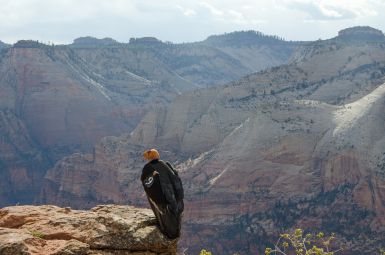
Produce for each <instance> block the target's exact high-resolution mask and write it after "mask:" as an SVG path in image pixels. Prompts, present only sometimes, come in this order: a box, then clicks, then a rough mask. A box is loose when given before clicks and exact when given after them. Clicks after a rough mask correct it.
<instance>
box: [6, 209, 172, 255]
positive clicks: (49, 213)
mask: <svg viewBox="0 0 385 255" xmlns="http://www.w3.org/2000/svg"><path fill="white" fill-rule="evenodd" d="M176 242H177V241H176V240H174V241H170V240H168V239H167V238H166V237H164V236H163V234H161V233H160V232H159V230H158V228H157V227H156V220H155V217H154V216H153V214H152V212H151V211H150V210H148V209H138V208H134V207H132V206H117V205H102V206H98V207H95V208H93V209H91V210H90V211H77V210H72V209H71V208H60V207H57V206H48V205H46V206H14V207H5V208H3V209H0V254H4V255H16V254H31V255H54V254H55V255H59V254H62V255H63V254H79V255H81V254H94V255H96V254H100V255H102V254H103V255H107V254H111V255H119V254H121V255H125V254H137V255H152V254H154V255H155V254H163V255H172V254H175V252H176Z"/></svg>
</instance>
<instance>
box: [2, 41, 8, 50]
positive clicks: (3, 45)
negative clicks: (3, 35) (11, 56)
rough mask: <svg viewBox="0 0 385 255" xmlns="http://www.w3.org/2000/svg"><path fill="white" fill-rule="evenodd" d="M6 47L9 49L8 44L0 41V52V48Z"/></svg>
mask: <svg viewBox="0 0 385 255" xmlns="http://www.w3.org/2000/svg"><path fill="white" fill-rule="evenodd" d="M7 47H10V45H9V44H6V43H4V42H2V41H0V50H1V49H2V48H7Z"/></svg>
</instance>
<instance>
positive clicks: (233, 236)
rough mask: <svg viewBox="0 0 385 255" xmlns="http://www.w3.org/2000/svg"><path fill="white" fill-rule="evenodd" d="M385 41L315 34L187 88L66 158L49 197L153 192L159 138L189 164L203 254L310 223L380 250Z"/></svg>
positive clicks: (196, 240) (190, 236)
mask: <svg viewBox="0 0 385 255" xmlns="http://www.w3.org/2000/svg"><path fill="white" fill-rule="evenodd" d="M384 47H385V45H384V44H381V43H379V44H377V43H376V44H371V43H368V44H348V43H345V42H344V43H341V42H336V41H326V42H323V43H322V42H317V43H312V44H309V45H307V46H306V47H304V48H303V49H302V51H301V52H302V55H301V56H295V58H294V59H293V61H294V62H293V63H292V64H290V65H284V66H280V67H276V68H272V69H269V70H266V71H263V72H260V73H256V74H253V75H249V76H247V77H245V78H243V79H241V80H240V81H238V82H236V83H233V84H229V85H227V86H224V87H219V88H211V89H206V90H198V91H194V92H191V93H186V94H184V95H182V96H179V97H177V98H176V99H175V100H174V101H173V102H172V103H171V104H170V105H168V106H167V107H164V108H162V107H159V108H154V109H153V110H152V111H150V112H149V113H148V114H146V116H145V117H144V118H143V120H142V121H141V122H140V123H139V125H138V126H137V127H136V128H135V130H134V131H133V132H131V134H130V135H126V136H121V137H119V138H116V137H115V138H113V137H109V138H105V139H103V140H102V141H101V142H100V143H99V144H98V145H97V146H96V149H95V151H94V153H93V154H89V155H73V156H72V157H73V158H71V157H67V158H64V159H63V160H61V161H59V162H58V163H57V164H56V166H55V167H54V168H52V169H50V170H49V171H48V173H47V175H46V182H45V185H44V193H43V194H42V195H43V202H45V203H47V202H48V203H49V202H50V201H54V202H60V201H64V202H65V203H68V204H71V203H74V204H76V205H80V206H81V201H83V200H85V199H86V197H85V196H84V195H80V196H79V195H77V194H78V193H77V190H82V188H83V187H87V190H90V191H91V192H90V193H91V194H93V197H88V199H91V200H92V201H93V203H96V202H97V201H98V200H99V199H101V200H102V201H108V200H109V199H111V200H113V201H114V200H116V201H118V202H123V201H125V200H127V201H130V202H133V203H138V204H141V203H146V201H145V198H144V197H143V191H142V189H141V187H140V183H138V176H139V172H140V170H141V167H142V165H143V163H144V162H142V161H141V159H140V158H141V155H140V153H139V152H141V151H142V150H143V148H144V147H154V146H156V147H158V148H161V149H162V151H161V153H162V155H163V158H166V159H167V160H170V161H173V162H174V164H175V165H177V167H178V168H179V170H180V171H181V175H182V179H183V180H184V186H185V189H186V200H187V201H186V212H185V218H184V225H183V226H184V231H183V236H182V241H181V243H182V246H186V247H189V251H190V252H192V253H194V252H195V253H197V252H198V250H199V247H205V248H209V249H211V250H213V251H214V252H216V253H219V254H223V253H231V252H241V253H245V254H250V253H255V252H258V251H260V250H263V248H264V247H263V245H264V244H268V243H269V242H271V241H274V240H275V239H276V237H277V236H278V233H279V232H282V231H285V230H286V229H290V228H295V227H302V228H309V229H314V230H322V231H326V232H336V233H337V235H339V236H340V237H341V238H342V239H343V241H345V243H348V244H349V252H350V253H349V254H365V251H368V252H369V254H371V253H370V252H372V254H373V252H374V250H371V249H375V248H376V247H379V246H380V244H381V243H383V242H384V241H385V240H384V238H383V237H384V236H385V235H384V233H385V228H384V226H385V222H384V219H383V215H384V213H385V201H384V197H385V190H384V187H385V179H384V163H383V162H384V156H383V151H384V150H385V149H384V148H385V143H384V137H385V129H384V126H385V125H384V123H385V119H384V115H383V109H384V105H385V101H384V98H385V85H384V81H385V79H384V78H385V52H384V50H383V49H384ZM135 151H136V153H137V154H136V155H135ZM138 154H139V155H138ZM78 174H81V176H85V177H86V178H88V179H87V181H84V182H83V181H82V180H86V179H82V178H72V176H78ZM88 180H91V181H88ZM107 180H109V181H107ZM101 183H104V184H101ZM107 183H113V185H107ZM112 186H113V187H112ZM117 187H119V188H117ZM138 190H139V192H138ZM80 194H84V193H80ZM124 196H126V197H124ZM355 233H362V234H361V235H358V236H357V235H355ZM368 239H370V240H372V241H371V243H370V244H369V243H367V242H366V241H367V240H368ZM217 240H221V242H220V243H219V242H217Z"/></svg>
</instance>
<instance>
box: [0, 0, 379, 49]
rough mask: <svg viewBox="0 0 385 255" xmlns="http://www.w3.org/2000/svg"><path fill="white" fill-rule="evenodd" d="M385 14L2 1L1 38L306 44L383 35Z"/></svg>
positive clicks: (368, 1) (362, 8)
mask: <svg viewBox="0 0 385 255" xmlns="http://www.w3.org/2000/svg"><path fill="white" fill-rule="evenodd" d="M384 13H385V0H197V1H194V0H0V40H1V41H3V42H7V43H14V42H16V41H17V40H21V39H32V40H39V41H42V42H45V43H48V42H50V43H56V44H62V43H64V44H67V43H71V42H72V41H73V39H75V38H78V37H81V36H93V37H97V38H104V37H111V38H114V39H115V40H117V41H119V42H128V41H129V39H130V38H132V37H144V36H154V37H156V38H158V39H160V40H162V41H170V42H174V43H181V42H193V41H201V40H204V39H205V38H206V37H208V36H209V35H213V34H222V33H226V32H232V31H239V30H256V31H260V32H262V33H264V34H268V35H277V36H279V37H283V38H284V39H286V40H306V41H308V40H317V39H320V38H321V39H328V38H332V37H334V36H336V35H337V33H338V31H339V30H341V29H344V28H347V27H352V26H372V27H374V28H377V29H381V30H382V31H385V15H384Z"/></svg>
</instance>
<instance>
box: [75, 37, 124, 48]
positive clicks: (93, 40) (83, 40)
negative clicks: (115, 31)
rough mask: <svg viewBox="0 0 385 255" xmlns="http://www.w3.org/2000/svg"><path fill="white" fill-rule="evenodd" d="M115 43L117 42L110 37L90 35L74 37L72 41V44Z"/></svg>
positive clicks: (103, 44) (98, 44)
mask: <svg viewBox="0 0 385 255" xmlns="http://www.w3.org/2000/svg"><path fill="white" fill-rule="evenodd" d="M116 44H118V42H117V41H115V40H114V39H112V38H108V37H106V38H103V39H97V38H95V37H92V36H85V37H79V38H76V39H75V40H74V42H73V43H72V46H111V45H116Z"/></svg>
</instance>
